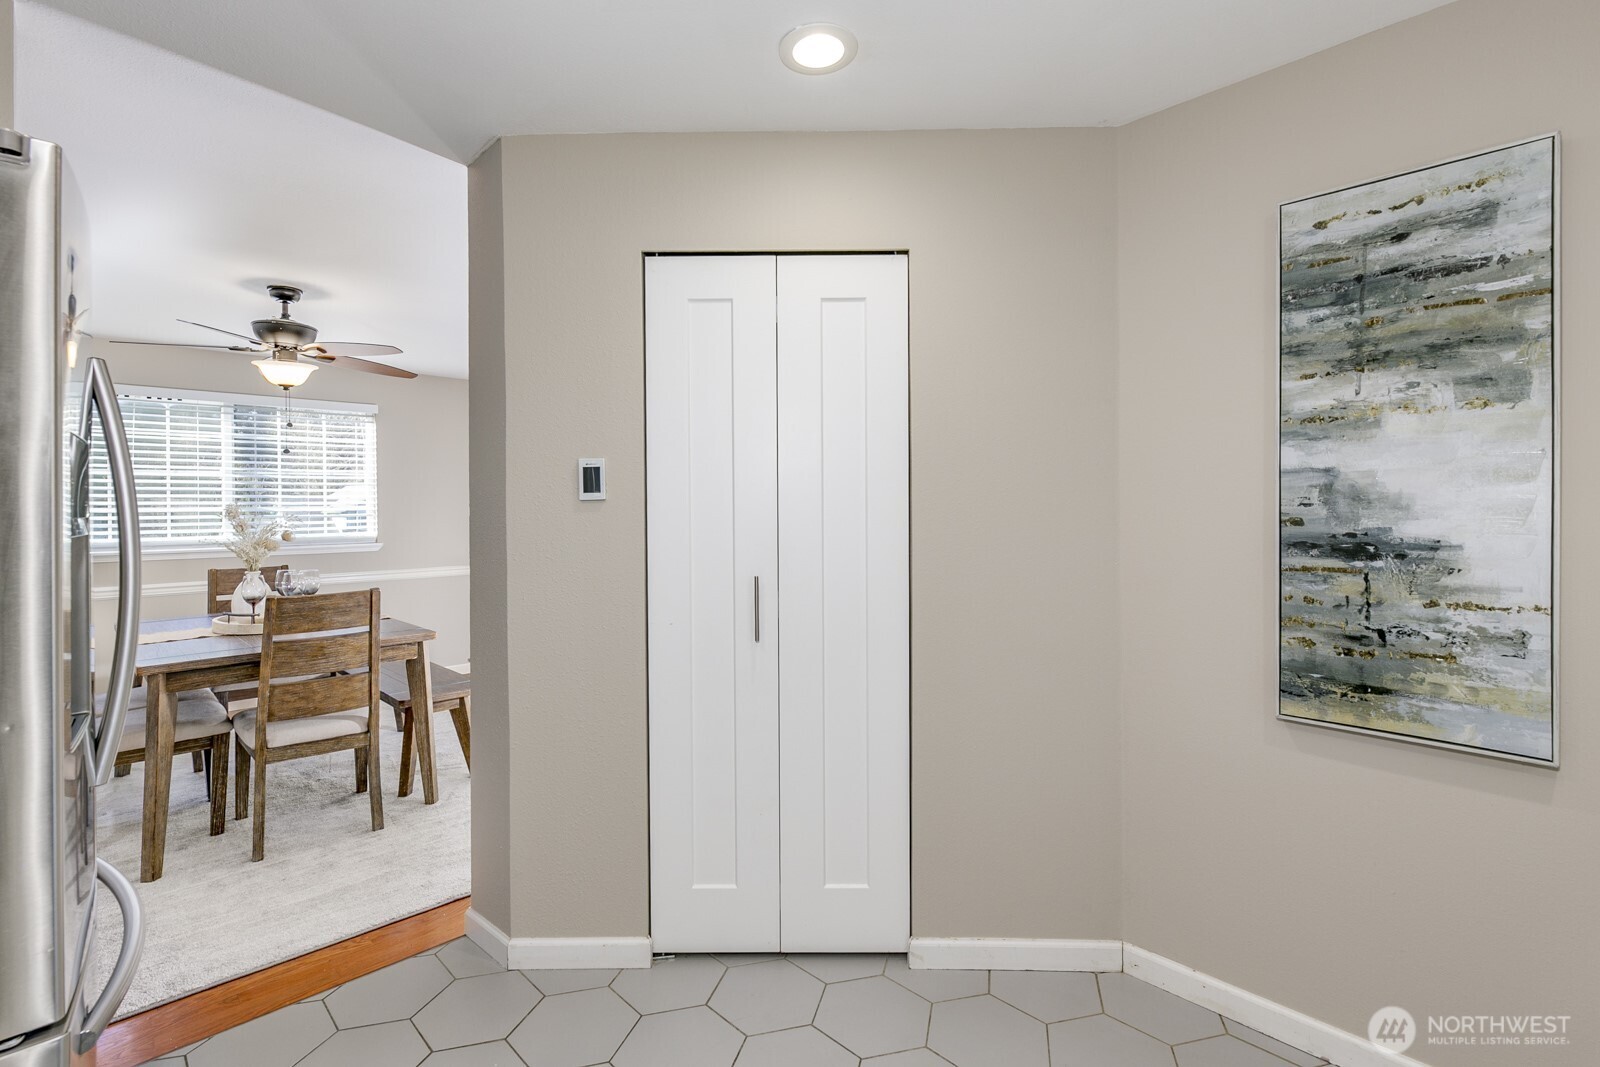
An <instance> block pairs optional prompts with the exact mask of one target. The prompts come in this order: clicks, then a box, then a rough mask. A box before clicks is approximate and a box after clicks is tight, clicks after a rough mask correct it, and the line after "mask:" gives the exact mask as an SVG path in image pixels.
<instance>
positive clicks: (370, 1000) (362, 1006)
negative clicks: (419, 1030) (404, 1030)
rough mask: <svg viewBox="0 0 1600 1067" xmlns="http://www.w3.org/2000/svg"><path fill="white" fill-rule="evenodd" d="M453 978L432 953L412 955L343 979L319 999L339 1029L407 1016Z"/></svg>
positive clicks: (413, 1012) (420, 1007) (407, 1017)
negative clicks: (368, 971)
mask: <svg viewBox="0 0 1600 1067" xmlns="http://www.w3.org/2000/svg"><path fill="white" fill-rule="evenodd" d="M454 980H455V979H454V978H453V977H452V976H451V974H450V971H449V969H448V968H446V967H445V965H444V964H443V963H441V962H440V961H439V959H438V958H437V957H435V956H413V957H411V958H410V959H408V960H401V961H400V962H399V963H396V964H393V965H391V966H388V967H385V968H383V970H381V971H373V972H372V973H371V974H369V975H367V976H366V977H365V978H357V979H356V980H355V981H353V982H346V983H345V984H344V985H342V986H340V987H339V988H338V989H335V990H334V991H333V992H332V993H329V994H328V995H327V996H326V997H324V998H323V1003H324V1004H326V1005H327V1006H328V1014H330V1015H332V1016H333V1021H334V1023H335V1025H337V1026H338V1027H339V1028H340V1029H341V1030H349V1029H351V1028H352V1027H356V1026H370V1025H371V1024H373V1023H388V1022H398V1021H400V1020H401V1019H409V1018H411V1017H412V1016H413V1015H415V1014H416V1013H417V1012H419V1011H421V1010H422V1006H423V1005H424V1004H426V1003H428V1001H430V1000H432V999H433V998H434V997H436V996H438V995H439V993H440V992H441V991H442V990H443V989H444V987H445V986H447V985H449V984H450V983H451V982H452V981H454Z"/></svg>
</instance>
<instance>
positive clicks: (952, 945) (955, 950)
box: [906, 937, 1122, 971]
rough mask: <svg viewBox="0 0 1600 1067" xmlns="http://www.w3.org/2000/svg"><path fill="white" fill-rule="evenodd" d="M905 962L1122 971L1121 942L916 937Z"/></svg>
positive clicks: (934, 966)
mask: <svg viewBox="0 0 1600 1067" xmlns="http://www.w3.org/2000/svg"><path fill="white" fill-rule="evenodd" d="M906 962H907V963H909V964H910V966H911V967H912V969H913V970H968V971H1120V970H1122V942H1121V941H1069V940H1053V941H1029V940H1022V939H1019V938H1009V937H913V938H912V939H911V947H910V949H909V950H908V952H907V957H906Z"/></svg>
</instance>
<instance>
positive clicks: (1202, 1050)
mask: <svg viewBox="0 0 1600 1067" xmlns="http://www.w3.org/2000/svg"><path fill="white" fill-rule="evenodd" d="M1172 1051H1173V1053H1174V1054H1175V1055H1176V1056H1177V1058H1178V1067H1283V1061H1282V1060H1280V1059H1279V1058H1278V1057H1276V1056H1274V1055H1273V1054H1272V1053H1270V1052H1264V1051H1262V1050H1261V1049H1259V1048H1257V1047H1256V1046H1254V1045H1251V1044H1248V1043H1246V1042H1244V1041H1240V1040H1239V1039H1238V1038H1236V1037H1232V1036H1227V1035H1225V1036H1223V1037H1208V1038H1206V1039H1205V1040H1204V1041H1191V1042H1189V1043H1188V1044H1184V1045H1178V1046H1177V1047H1176V1048H1174V1049H1173V1050H1172Z"/></svg>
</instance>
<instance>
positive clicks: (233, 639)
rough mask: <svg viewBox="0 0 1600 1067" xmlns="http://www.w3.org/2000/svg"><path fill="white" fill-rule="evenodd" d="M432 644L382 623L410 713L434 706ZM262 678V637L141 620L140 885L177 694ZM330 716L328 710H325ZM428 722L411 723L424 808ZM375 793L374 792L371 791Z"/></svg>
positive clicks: (159, 833) (162, 813) (183, 622)
mask: <svg viewBox="0 0 1600 1067" xmlns="http://www.w3.org/2000/svg"><path fill="white" fill-rule="evenodd" d="M437 636H438V634H437V633H435V632H434V631H433V630H430V629H428V628H427V627H426V626H418V625H416V624H415V623H409V622H402V621H401V620H399V619H384V620H382V622H381V623H380V624H379V634H378V644H379V646H380V650H381V651H380V655H381V657H382V659H383V661H384V662H386V663H393V662H403V663H404V664H405V670H406V682H407V684H408V685H409V686H410V689H411V692H412V694H414V699H415V694H421V699H419V700H416V706H418V707H422V708H428V707H432V706H433V678H432V672H431V671H430V669H429V666H428V649H427V645H428V642H429V641H432V640H433V639H434V638H436V637H437ZM260 673H261V637H260V635H258V634H257V635H250V634H228V635H219V634H214V633H212V632H211V616H208V615H198V616H193V617H187V618H178V619H147V620H141V621H140V623H139V652H138V656H137V658H136V662H135V679H136V682H137V684H141V685H143V686H144V687H145V717H146V728H145V742H144V767H145V773H144V832H143V837H142V839H141V842H140V848H139V881H141V882H153V881H155V880H156V879H158V878H160V877H161V867H162V861H163V858H164V856H165V854H166V847H167V805H168V803H169V802H170V800H171V796H172V745H173V735H174V732H175V730H176V721H177V708H178V694H179V693H182V692H187V691H191V690H195V689H211V688H213V687H215V686H223V685H235V684H238V683H240V682H253V681H256V680H257V679H258V678H259V676H260ZM330 710H335V709H330ZM432 720H433V716H431V715H418V716H416V717H415V723H416V746H417V762H418V764H419V767H420V770H421V771H422V798H423V803H425V804H433V803H435V802H437V801H438V799H439V786H438V776H437V774H436V773H435V769H434V745H433V721H432ZM374 788H376V785H374Z"/></svg>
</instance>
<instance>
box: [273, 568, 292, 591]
mask: <svg viewBox="0 0 1600 1067" xmlns="http://www.w3.org/2000/svg"><path fill="white" fill-rule="evenodd" d="M277 584H278V595H279V596H294V571H291V570H290V569H289V568H288V567H285V568H283V570H281V571H279V572H278V583H277Z"/></svg>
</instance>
